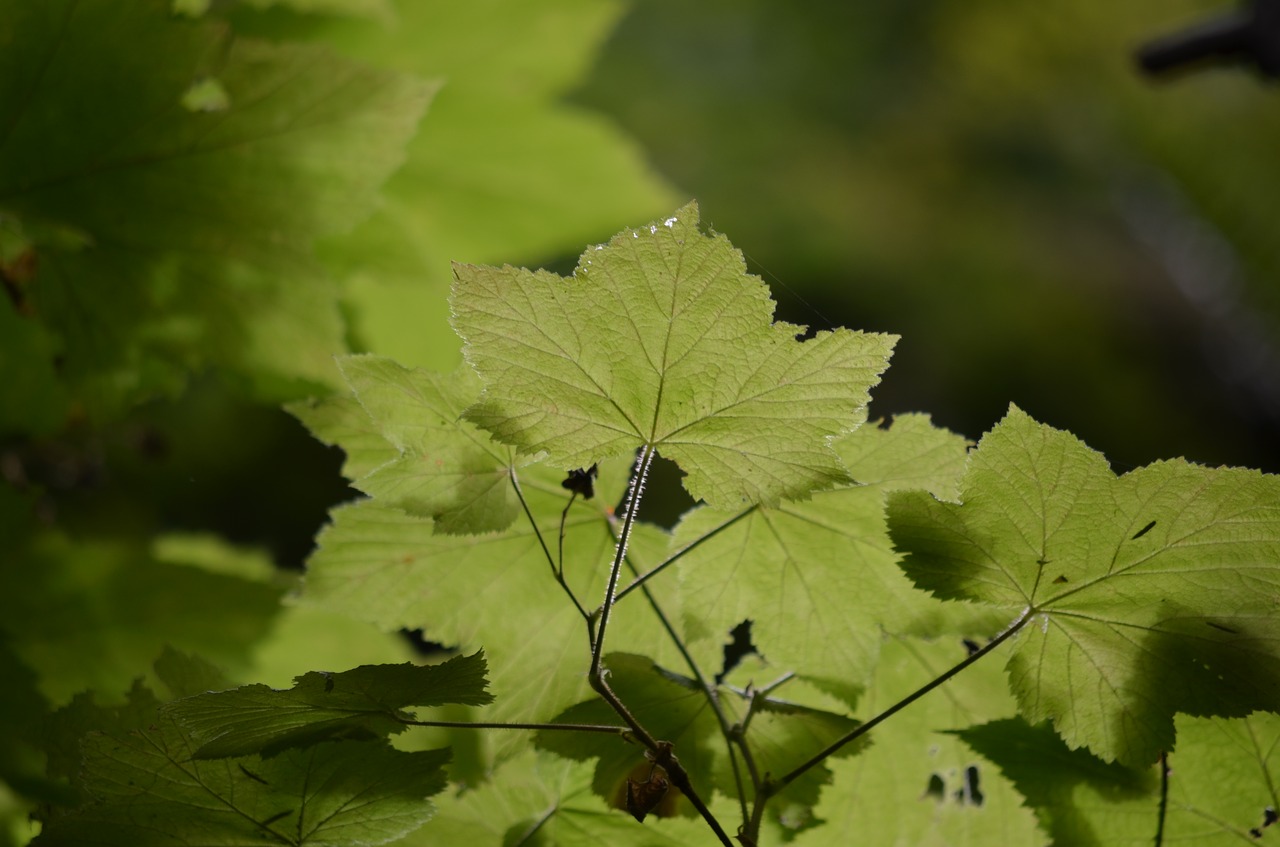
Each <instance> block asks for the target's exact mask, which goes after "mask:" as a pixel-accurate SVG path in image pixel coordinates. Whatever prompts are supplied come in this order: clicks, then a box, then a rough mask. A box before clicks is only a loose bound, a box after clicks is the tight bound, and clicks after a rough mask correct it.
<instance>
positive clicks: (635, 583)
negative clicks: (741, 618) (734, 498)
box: [613, 506, 760, 603]
mask: <svg viewBox="0 0 1280 847" xmlns="http://www.w3.org/2000/svg"><path fill="white" fill-rule="evenodd" d="M758 508H760V507H759V506H748V507H747V508H746V509H744V510H742V511H741V512H739V513H738V514H736V515H734V516H733V517H732V518H729V520H727V521H725V522H724V523H722V524H720V525H719V526H718V527H716V528H715V529H713V530H711V531H710V532H708V533H707V534H706V535H703V536H702V537H700V538H699V539H698V540H697V541H694V542H692V543H690V544H686V545H685V546H684V547H681V548H680V549H679V550H677V551H676V552H674V553H672V554H671V555H670V556H668V557H667V558H666V560H665V561H663V562H662V563H660V564H658V565H655V566H654V567H652V568H650V569H649V570H648V571H646V572H645V573H643V574H641V575H639V576H637V577H636V578H635V579H633V580H632V581H631V584H630V585H628V586H627V587H626V588H624V589H622V590H621V591H619V592H618V596H617V597H615V598H614V600H613V602H615V603H617V602H619V601H620V600H622V598H623V597H626V596H627V595H628V594H630V593H631V592H632V591H635V590H636V589H637V588H639V587H640V586H642V585H644V584H645V583H646V582H648V581H649V580H650V579H652V578H653V577H655V576H657V575H658V574H659V573H661V572H662V571H663V570H665V569H666V568H668V567H670V566H671V565H674V564H675V563H676V561H678V560H679V559H680V558H681V557H682V556H684V555H685V554H686V553H691V552H693V550H694V549H695V548H697V547H698V545H700V544H702V543H703V542H704V541H710V540H711V539H712V538H714V537H715V536H717V535H719V534H720V533H721V532H723V531H724V530H726V529H728V528H729V527H731V526H733V525H734V524H736V523H737V522H738V521H740V520H742V519H743V518H745V517H746V516H747V515H749V514H751V513H752V512H754V511H755V510H756V509H758Z"/></svg>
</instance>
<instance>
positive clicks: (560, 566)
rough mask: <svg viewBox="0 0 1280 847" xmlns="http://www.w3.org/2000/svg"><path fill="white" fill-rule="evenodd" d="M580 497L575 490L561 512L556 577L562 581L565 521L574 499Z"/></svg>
mask: <svg viewBox="0 0 1280 847" xmlns="http://www.w3.org/2000/svg"><path fill="white" fill-rule="evenodd" d="M577 499H578V492H576V491H575V492H573V495H572V496H570V497H569V502H568V503H565V504H564V511H563V512H561V513H560V543H559V545H558V546H557V548H556V568H555V571H556V578H557V579H559V580H560V581H561V582H562V583H563V582H564V522H565V520H566V519H567V518H568V517H569V510H570V509H572V508H573V501H574V500H577Z"/></svg>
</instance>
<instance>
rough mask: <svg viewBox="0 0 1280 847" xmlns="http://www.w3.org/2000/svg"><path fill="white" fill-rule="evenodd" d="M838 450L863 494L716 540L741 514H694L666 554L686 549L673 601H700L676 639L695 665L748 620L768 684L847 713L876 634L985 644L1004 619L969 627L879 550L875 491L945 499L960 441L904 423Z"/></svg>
mask: <svg viewBox="0 0 1280 847" xmlns="http://www.w3.org/2000/svg"><path fill="white" fill-rule="evenodd" d="M836 449H837V452H838V453H839V455H840V457H841V458H842V459H843V460H844V463H845V465H846V466H847V467H848V468H849V472H850V473H851V474H852V475H853V476H854V477H855V478H857V479H858V480H859V482H860V483H861V484H859V485H855V486H851V487H843V488H839V489H837V490H835V491H824V492H819V493H817V494H815V495H814V496H813V497H812V498H811V499H810V500H808V501H805V502H800V503H783V504H781V505H779V506H777V507H776V508H771V509H769V508H760V509H757V510H755V511H753V512H750V513H749V514H747V515H746V516H745V517H743V518H742V519H740V520H738V521H736V522H735V523H733V524H732V525H730V526H728V527H726V528H725V529H724V530H722V531H719V532H715V534H714V535H711V533H713V532H714V531H715V530H716V528H717V527H719V526H721V525H723V524H725V523H726V522H728V521H730V520H732V519H733V518H734V517H735V516H736V515H737V514H740V513H737V512H730V511H723V510H715V509H710V508H705V507H704V508H699V509H696V510H694V511H692V512H690V513H688V514H687V515H686V516H685V517H684V519H683V520H682V521H681V523H680V525H679V526H678V527H677V529H676V531H675V534H674V536H673V538H672V548H673V552H674V551H679V550H681V549H683V548H686V547H691V549H690V552H688V553H687V554H685V555H684V556H683V557H682V558H681V559H680V560H679V562H678V563H677V567H678V568H679V573H680V581H681V589H682V591H683V592H684V593H685V594H686V596H689V597H698V598H700V602H699V603H698V605H697V607H696V609H695V608H694V607H690V608H687V609H686V621H685V632H686V636H687V637H688V638H689V639H690V641H698V640H701V641H702V642H703V643H702V645H701V647H700V649H699V653H698V655H699V657H700V658H701V659H703V660H704V661H707V662H711V661H716V660H718V653H719V651H720V642H721V639H723V636H724V633H726V632H728V631H729V630H730V629H732V628H733V627H734V626H736V625H737V624H738V623H739V622H740V621H743V620H748V619H749V620H751V621H752V630H751V634H752V640H753V642H754V643H755V645H756V647H757V648H758V649H759V651H760V652H761V653H762V654H763V655H764V656H765V657H766V658H767V660H768V663H769V666H770V667H771V668H772V672H773V674H774V675H775V676H777V675H780V674H782V673H784V672H786V671H793V672H795V673H797V674H799V675H800V676H801V677H802V678H804V679H807V680H809V681H811V682H813V683H814V684H816V685H818V686H820V687H821V688H823V689H824V690H826V691H829V692H831V693H833V694H835V695H836V696H838V697H840V698H842V699H843V700H844V701H845V702H846V703H848V704H850V705H852V704H853V703H855V702H856V700H857V695H858V693H859V692H860V691H861V690H862V687H863V686H864V684H865V681H866V678H867V676H868V674H869V673H870V672H871V670H872V668H873V667H874V664H875V661H876V657H877V655H878V654H879V650H880V642H881V638H882V634H883V633H884V632H885V631H889V632H904V631H912V632H918V633H922V634H936V633H938V632H960V633H962V634H979V633H980V634H991V633H994V632H996V631H997V630H998V629H999V628H1000V626H1001V624H1002V623H1005V622H1007V618H1006V619H1005V620H1004V621H1000V620H986V621H983V620H980V619H975V616H974V615H973V614H972V613H971V612H970V611H969V610H966V609H963V608H960V607H957V608H955V609H954V610H950V609H947V608H945V607H944V604H942V603H940V602H938V601H937V600H936V599H934V598H932V597H929V596H928V595H926V594H924V593H922V592H920V591H917V590H916V589H915V588H914V587H912V585H911V583H910V582H909V581H908V580H907V579H906V578H905V577H904V576H903V575H902V572H901V570H900V569H899V567H898V557H897V555H896V554H895V553H894V552H893V550H892V547H891V545H890V543H889V536H888V531H887V529H886V526H885V518H884V494H885V492H886V491H890V490H895V489H899V488H907V487H912V486H915V485H920V486H929V487H930V489H931V490H934V491H937V492H939V493H943V494H945V493H949V492H951V491H953V490H954V486H955V480H956V479H957V478H958V477H959V475H960V473H961V471H962V469H963V466H964V456H965V442H964V439H962V438H961V437H959V436H957V435H954V434H952V433H949V432H947V431H945V430H942V429H937V428H934V427H933V426H932V425H931V424H930V423H929V419H928V418H927V417H925V416H922V415H904V416H901V417H899V418H898V419H897V421H895V423H894V425H893V427H892V428H890V429H881V428H878V427H862V428H860V429H858V430H857V431H855V432H853V433H851V434H849V435H848V436H846V437H844V438H843V439H841V440H840V441H839V442H837V446H836ZM709 535H710V536H711V537H709V538H707V539H706V540H705V541H701V543H699V541H700V539H703V538H704V536H709ZM693 545H696V546H693ZM760 682H763V680H760Z"/></svg>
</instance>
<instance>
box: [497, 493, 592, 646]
mask: <svg viewBox="0 0 1280 847" xmlns="http://www.w3.org/2000/svg"><path fill="white" fill-rule="evenodd" d="M507 476H509V477H510V478H511V487H512V488H514V489H515V491H516V499H518V500H519V501H520V507H521V508H522V509H524V516H525V517H526V518H528V519H529V526H531V527H533V534H534V535H535V536H537V538H538V544H540V545H541V546H542V553H543V555H545V556H546V557H547V564H548V565H550V566H551V575H552V576H554V577H555V578H556V582H558V583H559V584H560V587H561V588H562V589H564V593H565V594H567V595H568V596H569V599H570V600H572V601H573V606H574V608H575V609H577V610H578V614H580V615H582V619H583V620H585V621H586V622H587V629H588V631H589V630H590V629H591V615H590V614H588V612H587V610H586V609H584V608H582V604H581V603H579V602H578V598H577V596H576V595H575V594H574V593H573V589H572V588H570V587H569V583H567V582H565V581H564V568H563V567H559V568H558V567H556V560H555V559H553V558H552V557H551V550H550V549H548V548H547V542H546V541H545V540H544V539H543V537H542V531H541V530H540V529H538V522H537V521H536V520H534V519H533V512H531V511H530V510H529V504H528V503H526V502H525V499H524V492H523V491H521V490H520V480H519V479H517V478H516V469H515V468H508V469H507ZM575 496H576V495H575ZM569 505H570V506H571V505H573V499H572V498H570V500H569ZM568 511H569V506H565V512H566V513H568ZM560 532H561V538H562V541H563V534H564V518H563V516H562V517H561V519H560Z"/></svg>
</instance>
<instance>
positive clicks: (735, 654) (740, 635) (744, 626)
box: [716, 619, 760, 685]
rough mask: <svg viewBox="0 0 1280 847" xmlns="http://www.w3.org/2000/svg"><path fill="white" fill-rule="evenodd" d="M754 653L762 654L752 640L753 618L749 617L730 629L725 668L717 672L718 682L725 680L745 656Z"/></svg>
mask: <svg viewBox="0 0 1280 847" xmlns="http://www.w3.org/2000/svg"><path fill="white" fill-rule="evenodd" d="M752 653H755V654H756V655H757V656H758V655H760V651H759V650H757V649H756V645H755V644H753V643H752V641H751V620H750V619H748V620H745V621H743V622H742V623H740V624H738V625H737V626H735V627H734V628H733V629H731V630H729V643H728V644H726V645H725V646H724V669H723V670H721V671H720V673H718V674H716V684H717V685H719V684H720V683H721V682H724V678H725V677H726V676H728V675H729V674H730V672H732V671H733V669H734V668H736V667H737V666H738V665H739V663H741V662H742V660H743V658H745V657H746V656H749V655H751V654H752Z"/></svg>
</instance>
